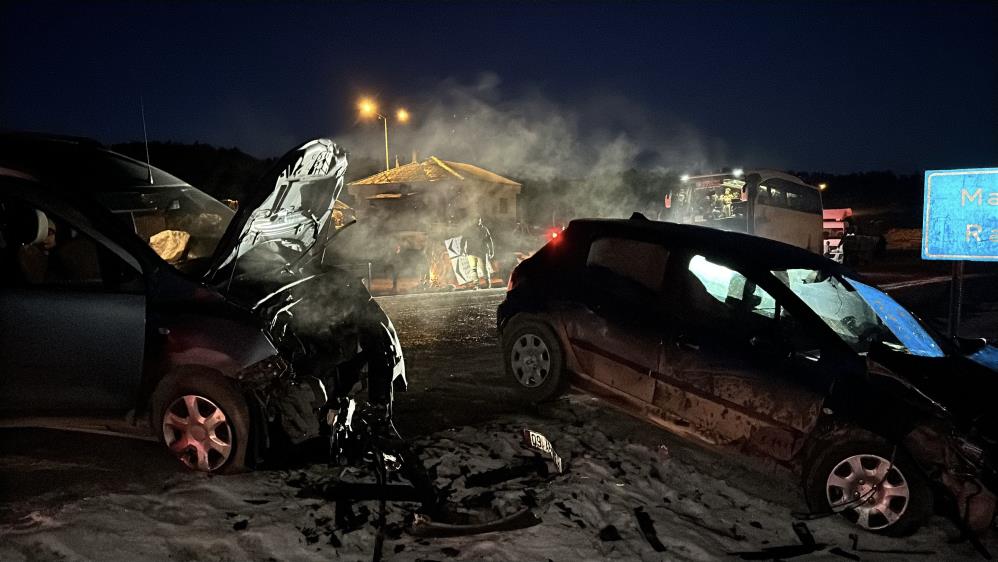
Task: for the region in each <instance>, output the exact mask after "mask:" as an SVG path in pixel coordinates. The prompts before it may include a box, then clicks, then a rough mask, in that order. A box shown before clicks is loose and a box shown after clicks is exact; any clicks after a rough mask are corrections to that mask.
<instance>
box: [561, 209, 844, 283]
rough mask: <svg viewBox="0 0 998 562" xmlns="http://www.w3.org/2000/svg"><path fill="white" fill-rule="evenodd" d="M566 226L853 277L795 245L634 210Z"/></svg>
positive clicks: (758, 265) (752, 264)
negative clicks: (648, 216) (622, 216)
mask: <svg viewBox="0 0 998 562" xmlns="http://www.w3.org/2000/svg"><path fill="white" fill-rule="evenodd" d="M568 229H569V231H571V232H584V233H587V234H584V236H585V237H588V238H590V239H591V238H595V237H596V236H621V237H625V238H640V239H645V240H652V241H656V242H661V243H663V244H665V245H673V246H679V247H683V248H687V249H690V250H693V251H696V252H698V253H702V254H705V255H708V256H711V257H712V258H715V259H720V260H722V261H726V262H728V263H730V264H738V265H741V266H743V267H747V268H752V269H766V270H778V269H789V268H804V269H821V270H825V271H831V272H834V273H838V274H847V273H848V274H849V275H851V276H854V277H855V275H854V274H852V273H851V272H850V271H849V270H848V269H847V268H845V267H843V266H841V265H840V264H838V263H836V262H834V261H832V260H830V259H827V258H825V257H822V256H819V255H817V254H815V253H812V252H810V251H808V250H805V249H803V248H799V247H797V246H792V245H790V244H785V243H783V242H778V241H776V240H770V239H768V238H762V237H760V236H753V235H751V234H745V233H742V232H731V231H726V230H719V229H716V228H709V227H705V226H697V225H692V224H678V223H672V222H663V221H653V220H649V219H646V218H644V216H642V215H640V214H638V213H635V215H634V216H632V217H631V218H630V219H577V220H574V221H572V222H571V223H569V226H568Z"/></svg>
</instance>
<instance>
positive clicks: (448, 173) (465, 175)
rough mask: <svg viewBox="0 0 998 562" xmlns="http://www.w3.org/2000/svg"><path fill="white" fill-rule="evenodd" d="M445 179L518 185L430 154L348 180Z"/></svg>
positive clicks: (371, 182)
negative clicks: (419, 159) (414, 160)
mask: <svg viewBox="0 0 998 562" xmlns="http://www.w3.org/2000/svg"><path fill="white" fill-rule="evenodd" d="M445 179H449V180H460V181H466V180H471V181H480V182H484V183H494V184H500V185H516V186H519V185H520V184H519V183H517V182H515V181H513V180H511V179H507V178H504V177H502V176H500V175H499V174H496V173H493V172H490V171H488V170H484V169H482V168H479V167H478V166H473V165H471V164H464V163H462V162H449V161H447V160H441V159H439V158H437V157H436V156H430V157H429V158H427V159H426V160H423V161H422V162H412V163H411V164H406V165H404V166H399V167H397V168H392V169H390V170H386V171H384V172H378V173H377V174H374V175H373V176H369V177H366V178H364V179H361V180H357V181H354V182H350V185H381V184H393V183H420V182H435V181H441V180H445Z"/></svg>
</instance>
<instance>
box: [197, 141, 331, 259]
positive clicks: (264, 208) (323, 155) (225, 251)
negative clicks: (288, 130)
mask: <svg viewBox="0 0 998 562" xmlns="http://www.w3.org/2000/svg"><path fill="white" fill-rule="evenodd" d="M346 168H347V157H346V152H345V151H344V150H343V149H342V148H340V147H339V146H338V145H337V144H336V143H334V142H333V141H331V140H329V139H315V140H312V141H309V142H307V143H305V144H303V145H301V146H299V147H298V148H296V149H294V150H292V151H290V152H288V153H287V154H285V155H284V156H283V157H281V159H280V160H278V162H277V164H276V165H275V166H274V167H273V168H272V169H271V170H270V172H268V173H267V174H266V175H264V177H263V179H262V180H261V181H260V182H258V184H257V185H256V186H255V187H254V188H253V189H251V190H250V193H251V195H250V197H249V199H248V200H247V201H246V202H245V204H244V205H241V206H240V209H239V212H238V213H237V214H236V216H235V218H234V219H233V220H232V222H231V223H230V224H229V227H228V229H227V230H226V232H225V235H224V236H223V238H222V242H221V243H220V244H219V247H218V250H217V251H216V253H215V257H214V259H213V262H212V264H213V265H212V267H211V268H210V269H209V271H208V274H207V276H208V278H209V279H210V278H211V277H213V276H214V275H216V274H217V273H218V271H219V270H220V269H222V268H224V267H226V266H227V265H229V264H230V263H232V262H233V261H234V260H236V259H238V258H239V257H240V256H242V255H244V254H246V253H247V252H249V251H250V250H252V249H253V248H256V247H259V246H262V245H265V244H275V245H283V246H287V247H289V248H291V249H293V250H294V251H295V252H298V253H304V252H307V251H309V250H310V249H312V247H313V246H314V245H315V243H316V241H317V240H318V239H319V237H320V236H321V235H322V233H323V232H324V230H325V228H326V226H327V224H328V223H329V219H330V217H331V216H332V213H333V206H334V205H335V203H336V200H337V199H338V198H339V196H340V193H341V192H342V191H343V177H344V174H345V173H346Z"/></svg>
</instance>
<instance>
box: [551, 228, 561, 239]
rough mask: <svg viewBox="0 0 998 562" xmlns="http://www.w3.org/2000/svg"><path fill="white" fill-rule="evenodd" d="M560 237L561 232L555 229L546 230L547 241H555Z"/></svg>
mask: <svg viewBox="0 0 998 562" xmlns="http://www.w3.org/2000/svg"><path fill="white" fill-rule="evenodd" d="M560 235H561V230H560V229H557V228H549V229H548V240H557V239H558V236H560Z"/></svg>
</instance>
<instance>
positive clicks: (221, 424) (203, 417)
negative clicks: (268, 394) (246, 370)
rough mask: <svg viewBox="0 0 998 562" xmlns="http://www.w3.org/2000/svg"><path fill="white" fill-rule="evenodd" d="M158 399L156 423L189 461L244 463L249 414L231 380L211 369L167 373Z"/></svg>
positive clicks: (235, 468)
mask: <svg viewBox="0 0 998 562" xmlns="http://www.w3.org/2000/svg"><path fill="white" fill-rule="evenodd" d="M153 404H154V405H153V427H154V428H157V429H158V431H159V436H160V439H161V440H162V441H163V443H164V444H165V445H166V447H167V449H169V451H170V453H171V454H173V456H174V457H176V458H177V459H178V460H180V462H182V463H183V464H184V465H185V466H187V467H188V468H190V469H191V470H197V471H200V472H239V471H241V470H243V469H245V464H246V463H245V458H246V448H247V446H248V443H249V442H250V441H249V438H248V437H249V428H250V423H249V420H250V416H249V410H248V407H247V405H246V400H245V399H244V398H243V396H242V394H241V393H240V392H239V391H238V390H237V389H236V388H234V385H233V384H232V383H230V382H229V381H226V380H217V379H216V376H212V375H209V376H204V375H195V376H190V375H188V376H175V377H168V378H166V379H164V380H163V381H162V382H161V383H160V385H159V387H158V388H157V390H156V393H155V395H154V398H153Z"/></svg>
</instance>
